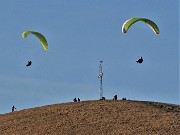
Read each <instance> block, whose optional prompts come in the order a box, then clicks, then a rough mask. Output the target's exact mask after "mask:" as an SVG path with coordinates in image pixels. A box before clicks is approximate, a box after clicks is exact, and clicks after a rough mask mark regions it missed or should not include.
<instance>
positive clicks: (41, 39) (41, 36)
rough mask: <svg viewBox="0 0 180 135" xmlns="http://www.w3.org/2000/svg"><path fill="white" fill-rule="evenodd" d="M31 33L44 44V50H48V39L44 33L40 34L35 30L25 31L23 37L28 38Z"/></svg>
mask: <svg viewBox="0 0 180 135" xmlns="http://www.w3.org/2000/svg"><path fill="white" fill-rule="evenodd" d="M29 34H33V35H35V36H36V37H37V38H38V39H39V41H40V42H41V45H42V46H43V48H44V50H46V51H47V50H48V43H47V40H46V38H45V37H44V36H43V35H42V34H40V33H39V32H35V31H25V32H23V34H22V37H23V38H26V37H27V36H28V35H29Z"/></svg>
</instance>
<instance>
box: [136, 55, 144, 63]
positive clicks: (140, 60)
mask: <svg viewBox="0 0 180 135" xmlns="http://www.w3.org/2000/svg"><path fill="white" fill-rule="evenodd" d="M136 62H137V63H139V64H141V63H142V62H143V58H142V56H141V58H140V59H138V60H137V61H136Z"/></svg>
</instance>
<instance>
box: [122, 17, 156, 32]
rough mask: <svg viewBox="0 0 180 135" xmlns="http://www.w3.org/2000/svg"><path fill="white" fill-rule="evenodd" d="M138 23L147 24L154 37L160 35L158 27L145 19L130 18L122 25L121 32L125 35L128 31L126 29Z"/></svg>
mask: <svg viewBox="0 0 180 135" xmlns="http://www.w3.org/2000/svg"><path fill="white" fill-rule="evenodd" d="M138 21H142V22H145V23H146V24H148V25H149V26H150V28H151V29H152V30H153V31H154V33H155V34H156V35H159V34H160V31H159V28H158V26H157V25H156V24H155V23H154V22H153V21H151V20H149V19H146V18H130V19H128V20H127V21H125V22H124V24H123V26H122V32H123V33H126V32H127V31H128V29H129V28H130V27H131V25H133V24H134V23H136V22H138Z"/></svg>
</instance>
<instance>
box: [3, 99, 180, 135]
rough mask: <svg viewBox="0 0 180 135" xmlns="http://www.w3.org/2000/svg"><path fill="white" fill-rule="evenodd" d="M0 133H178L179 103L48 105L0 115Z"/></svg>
mask: <svg viewBox="0 0 180 135" xmlns="http://www.w3.org/2000/svg"><path fill="white" fill-rule="evenodd" d="M0 135H180V106H179V105H171V104H165V103H155V102H141V101H131V100H123V101H122V100H121V101H112V100H105V101H102V100H97V101H82V102H76V103H63V104H56V105H49V106H43V107H37V108H32V109H25V110H21V111H17V112H13V113H7V114H3V115H0Z"/></svg>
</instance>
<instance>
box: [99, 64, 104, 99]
mask: <svg viewBox="0 0 180 135" xmlns="http://www.w3.org/2000/svg"><path fill="white" fill-rule="evenodd" d="M102 63H103V61H100V65H99V74H98V78H99V81H100V90H99V93H100V99H102V97H103V87H102V77H103V72H102Z"/></svg>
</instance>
